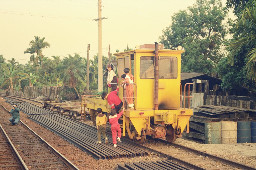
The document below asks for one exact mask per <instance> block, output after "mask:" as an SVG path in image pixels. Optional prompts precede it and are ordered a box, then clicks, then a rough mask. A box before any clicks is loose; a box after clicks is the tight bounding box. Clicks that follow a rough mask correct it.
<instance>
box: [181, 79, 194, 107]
mask: <svg viewBox="0 0 256 170" xmlns="http://www.w3.org/2000/svg"><path fill="white" fill-rule="evenodd" d="M187 85H188V92H187V96H186V87H187ZM191 85H193V83H186V84H185V86H184V96H183V101H184V104H183V106H184V107H183V108H186V98H187V99H188V108H190V98H192V96H190V86H191ZM181 90H182V89H181ZM181 94H182V93H181Z"/></svg>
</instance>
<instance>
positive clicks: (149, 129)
mask: <svg viewBox="0 0 256 170" xmlns="http://www.w3.org/2000/svg"><path fill="white" fill-rule="evenodd" d="M144 47H146V46H145V45H144ZM182 53H183V51H182V50H169V49H159V45H158V44H157V43H156V44H155V46H154V48H151V49H149V48H141V49H136V50H131V51H127V52H121V53H117V54H114V55H115V56H116V57H117V73H118V80H119V81H118V84H119V97H120V99H123V102H124V103H125V100H126V98H125V97H124V94H125V93H124V88H123V87H122V86H121V82H122V81H121V75H122V74H124V68H129V69H130V70H131V73H132V74H133V75H134V84H133V85H134V108H129V107H127V106H126V105H125V107H124V114H123V119H122V122H123V124H122V129H123V136H125V135H128V136H129V138H130V139H135V140H140V141H144V140H145V139H146V136H147V135H150V136H152V137H153V138H161V139H166V140H167V141H168V142H173V141H174V140H175V139H176V137H179V136H180V135H181V133H182V132H183V131H184V129H185V127H186V126H187V125H188V123H189V118H190V117H191V115H192V114H193V110H192V109H186V108H181V107H180V104H181V86H180V80H181V77H180V76H181V74H180V73H181V54H182ZM184 97H185V96H184ZM82 108H83V109H82V114H83V113H85V108H87V109H88V110H89V114H90V115H91V118H92V120H95V117H96V110H97V108H102V110H103V112H107V113H109V112H110V106H108V103H107V101H106V100H102V99H101V98H100V97H93V96H82Z"/></svg>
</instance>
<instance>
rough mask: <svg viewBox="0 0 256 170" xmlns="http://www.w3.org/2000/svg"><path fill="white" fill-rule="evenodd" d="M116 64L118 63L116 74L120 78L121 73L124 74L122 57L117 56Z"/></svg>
mask: <svg viewBox="0 0 256 170" xmlns="http://www.w3.org/2000/svg"><path fill="white" fill-rule="evenodd" d="M117 64H118V67H117V74H118V77H119V78H121V75H122V74H124V58H119V59H118V60H117Z"/></svg>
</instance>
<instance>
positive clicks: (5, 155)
mask: <svg viewBox="0 0 256 170" xmlns="http://www.w3.org/2000/svg"><path fill="white" fill-rule="evenodd" d="M0 169H28V168H27V166H26V164H25V163H24V161H23V160H22V158H21V157H20V155H19V153H18V152H17V150H16V149H15V147H14V145H13V144H12V142H11V140H10V138H9V137H8V135H7V134H6V132H5V130H4V129H3V127H2V126H1V124H0Z"/></svg>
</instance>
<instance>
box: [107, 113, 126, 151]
mask: <svg viewBox="0 0 256 170" xmlns="http://www.w3.org/2000/svg"><path fill="white" fill-rule="evenodd" d="M116 113H117V112H116V110H115V109H111V113H110V116H109V123H110V125H111V132H112V140H113V144H114V147H115V148H116V147H117V140H118V141H119V142H121V128H120V124H119V123H118V119H119V118H120V117H121V116H122V114H123V113H124V111H123V110H122V111H121V112H120V113H118V114H116Z"/></svg>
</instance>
